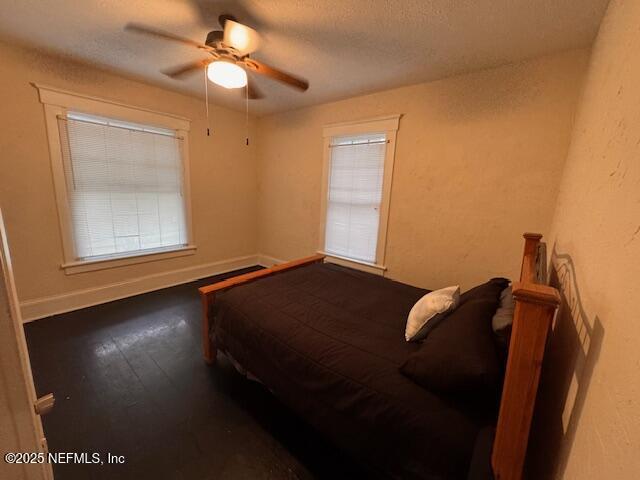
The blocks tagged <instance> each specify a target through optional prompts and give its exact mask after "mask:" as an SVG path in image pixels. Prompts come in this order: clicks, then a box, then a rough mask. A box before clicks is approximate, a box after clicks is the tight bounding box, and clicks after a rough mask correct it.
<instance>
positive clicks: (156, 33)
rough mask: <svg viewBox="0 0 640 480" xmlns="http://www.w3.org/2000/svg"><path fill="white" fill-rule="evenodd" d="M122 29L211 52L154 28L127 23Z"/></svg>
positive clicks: (204, 47)
mask: <svg viewBox="0 0 640 480" xmlns="http://www.w3.org/2000/svg"><path fill="white" fill-rule="evenodd" d="M124 29H125V30H126V31H128V32H135V33H141V34H143V35H150V36H152V37H157V38H162V39H164V40H171V41H173V42H178V43H182V44H184V45H190V46H192V47H196V48H201V49H203V50H213V49H212V48H211V47H209V46H207V45H205V44H203V43H199V42H196V41H194V40H191V39H189V38H184V37H181V36H179V35H174V34H173V33H169V32H165V31H162V30H158V29H156V28H151V27H147V26H145V25H141V24H139V23H127V24H126V25H125V27H124Z"/></svg>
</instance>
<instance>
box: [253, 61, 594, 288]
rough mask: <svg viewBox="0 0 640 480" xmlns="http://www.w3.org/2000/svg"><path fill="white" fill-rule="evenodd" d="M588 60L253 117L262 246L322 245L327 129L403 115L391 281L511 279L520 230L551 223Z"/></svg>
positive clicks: (288, 251) (302, 250)
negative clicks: (324, 128) (335, 124)
mask: <svg viewBox="0 0 640 480" xmlns="http://www.w3.org/2000/svg"><path fill="white" fill-rule="evenodd" d="M587 59H588V52H587V51H572V52H567V53H563V54H560V55H556V56H552V57H546V58H541V59H537V60H534V61H530V62H526V63H522V64H518V65H513V66H505V67H501V68H496V69H491V70H486V71H481V72H476V73H471V74H467V75H463V76H457V77H453V78H448V79H445V80H441V81H436V82H431V83H425V84H420V85H414V86H410V87H404V88H399V89H395V90H389V91H385V92H381V93H376V94H373V95H367V96H362V97H357V98H352V99H348V100H344V101H340V102H335V103H330V104H325V105H320V106H316V107H310V108H305V109H301V110H297V111H293V112H289V113H283V114H276V115H272V116H268V117H263V118H261V119H259V121H258V129H259V137H258V140H259V145H258V158H259V169H260V173H259V182H260V193H259V217H258V218H259V227H260V229H259V239H260V244H259V245H260V250H261V252H262V253H265V254H267V255H271V256H273V257H276V258H280V259H292V258H295V257H301V256H304V255H308V254H310V253H312V252H315V251H316V249H317V247H318V226H319V222H320V218H319V216H320V195H321V177H322V126H323V125H324V124H327V123H333V122H341V121H349V120H357V119H367V118H371V117H375V116H380V115H385V114H393V113H401V114H403V117H402V119H401V121H400V128H399V131H398V139H397V145H396V157H395V169H394V178H393V187H392V194H391V207H390V217H389V230H388V238H387V252H386V265H387V266H388V276H390V277H392V278H395V279H399V280H402V281H405V282H408V283H411V284H415V285H421V286H425V287H431V288H437V287H441V286H443V285H448V284H454V283H458V282H461V283H462V284H463V286H470V285H471V284H473V283H474V282H479V281H484V280H486V279H487V278H488V277H490V276H495V275H507V276H514V275H516V274H517V273H518V271H519V259H520V256H521V252H522V238H521V234H522V233H523V232H525V231H539V232H543V233H547V232H548V230H549V225H550V222H551V217H552V213H553V208H554V205H555V200H556V193H557V187H558V182H559V179H560V173H561V171H562V167H563V165H564V161H565V158H566V153H567V148H568V143H569V136H570V132H571V127H572V122H573V113H574V108H575V104H576V101H577V98H578V94H579V90H580V87H581V84H582V79H583V73H584V70H585V68H586V63H587ZM479 265H481V266H482V267H483V268H478V266H479Z"/></svg>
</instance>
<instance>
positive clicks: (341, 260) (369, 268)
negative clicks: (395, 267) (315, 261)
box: [318, 251, 387, 276]
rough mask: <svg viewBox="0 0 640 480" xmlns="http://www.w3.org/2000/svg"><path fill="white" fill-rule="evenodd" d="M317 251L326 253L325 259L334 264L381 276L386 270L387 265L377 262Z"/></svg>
mask: <svg viewBox="0 0 640 480" xmlns="http://www.w3.org/2000/svg"><path fill="white" fill-rule="evenodd" d="M318 253H321V254H322V255H326V260H327V262H329V263H335V264H336V265H342V266H343V267H349V268H354V269H356V270H362V271H363V272H368V273H373V274H374V275H380V276H383V275H384V272H385V271H386V270H387V267H385V266H384V265H379V264H377V263H370V262H365V261H362V260H354V259H353V258H347V257H341V256H340V255H336V254H334V253H328V252H323V251H319V252H318Z"/></svg>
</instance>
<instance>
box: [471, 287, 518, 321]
mask: <svg viewBox="0 0 640 480" xmlns="http://www.w3.org/2000/svg"><path fill="white" fill-rule="evenodd" d="M509 283H510V281H509V280H508V279H506V278H502V277H497V278H492V279H491V280H489V281H488V282H486V283H482V284H480V285H477V286H475V287H473V288H472V289H470V290H467V291H466V292H464V293H463V294H462V295H460V304H459V305H462V304H463V303H465V302H467V301H469V300H473V299H477V298H489V299H491V300H495V301H499V300H500V294H501V293H502V291H503V290H504V289H505V288H507V287H508V286H509ZM489 323H491V319H489Z"/></svg>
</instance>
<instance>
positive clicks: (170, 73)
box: [162, 59, 213, 79]
mask: <svg viewBox="0 0 640 480" xmlns="http://www.w3.org/2000/svg"><path fill="white" fill-rule="evenodd" d="M212 61H213V59H211V60H209V59H207V60H197V61H195V62H189V63H185V64H184V65H179V66H177V67H173V68H167V69H165V70H162V73H164V74H165V75H166V76H167V77H171V78H175V79H181V78H184V77H185V76H187V75H190V74H192V73H195V72H197V71H198V70H202V69H203V68H205V67H206V66H207V65H209V64H210V63H211V62H212Z"/></svg>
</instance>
